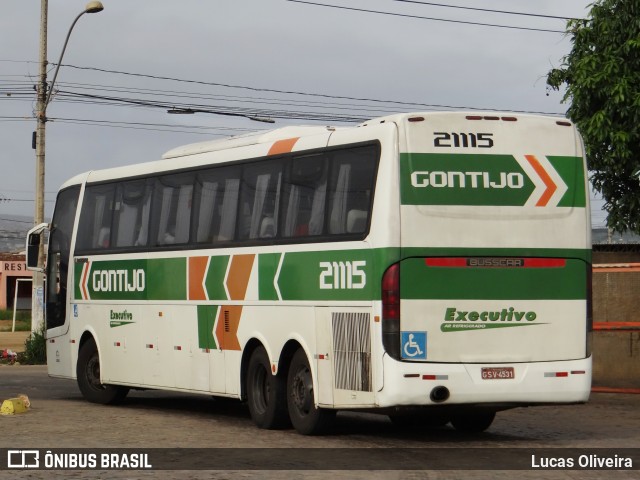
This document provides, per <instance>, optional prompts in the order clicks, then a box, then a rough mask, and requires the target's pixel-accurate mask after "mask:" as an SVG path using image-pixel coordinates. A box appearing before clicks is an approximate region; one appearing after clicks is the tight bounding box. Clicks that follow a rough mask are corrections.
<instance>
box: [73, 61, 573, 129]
mask: <svg viewBox="0 0 640 480" xmlns="http://www.w3.org/2000/svg"><path fill="white" fill-rule="evenodd" d="M62 66H64V67H67V68H73V69H78V70H90V71H96V72H101V73H111V74H116V75H126V76H133V77H139V78H150V79H154V80H168V81H174V82H181V83H189V84H198V85H206V86H217V87H224V88H237V89H243V90H250V91H255V92H269V93H279V94H286V95H300V96H308V97H316V98H328V99H333V100H336V99H337V100H352V101H357V102H371V103H374V104H387V105H386V106H390V105H399V106H407V107H412V108H416V107H418V108H435V109H442V108H444V109H452V110H475V111H491V112H498V111H507V110H508V111H511V112H514V113H531V114H542V115H563V114H562V113H558V112H540V111H530V110H513V109H504V108H502V109H500V108H484V107H469V106H461V105H444V104H427V103H419V102H407V101H400V100H389V99H378V98H364V97H351V96H346V95H329V94H324V93H310V92H301V91H295V90H278V89H273V88H261V87H250V86H246V85H233V84H226V83H218V82H205V81H202V80H189V79H184V78H177V77H167V76H161V75H150V74H144V73H133V72H125V71H121V70H110V69H104V68H97V67H81V66H77V65H69V64H62ZM369 118H370V117H368V118H366V120H369Z"/></svg>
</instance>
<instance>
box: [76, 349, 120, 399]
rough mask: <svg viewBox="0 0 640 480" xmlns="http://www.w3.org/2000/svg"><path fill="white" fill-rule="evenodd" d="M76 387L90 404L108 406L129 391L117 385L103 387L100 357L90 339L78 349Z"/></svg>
mask: <svg viewBox="0 0 640 480" xmlns="http://www.w3.org/2000/svg"><path fill="white" fill-rule="evenodd" d="M76 377H77V380H78V387H79V388H80V392H82V395H83V396H84V398H86V399H87V400H88V401H90V402H92V403H100V404H102V405H110V404H114V403H119V402H121V401H122V400H124V398H125V397H126V396H127V393H129V389H128V388H127V387H121V386H118V385H104V384H103V383H101V382H100V356H99V355H98V347H97V346H96V341H95V340H94V339H93V338H90V339H89V340H87V341H86V342H85V343H83V344H82V346H81V347H80V351H79V352H78V363H77V364H76Z"/></svg>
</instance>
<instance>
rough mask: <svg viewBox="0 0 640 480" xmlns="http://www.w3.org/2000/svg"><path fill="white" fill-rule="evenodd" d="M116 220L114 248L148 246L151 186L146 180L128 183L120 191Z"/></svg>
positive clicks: (116, 207)
mask: <svg viewBox="0 0 640 480" xmlns="http://www.w3.org/2000/svg"><path fill="white" fill-rule="evenodd" d="M118 190H119V191H118V195H117V201H116V206H115V210H116V211H117V212H118V213H117V217H116V218H115V219H114V225H115V229H116V231H115V238H116V240H115V245H114V247H134V246H142V245H146V244H147V240H148V232H149V213H150V203H151V192H152V188H151V185H149V184H147V182H146V181H144V180H137V181H131V182H126V183H124V184H122V185H121V186H120V188H119V189H118Z"/></svg>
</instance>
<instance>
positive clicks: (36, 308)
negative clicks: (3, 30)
mask: <svg viewBox="0 0 640 480" xmlns="http://www.w3.org/2000/svg"><path fill="white" fill-rule="evenodd" d="M40 1H41V4H40V5H41V8H40V11H41V13H40V78H39V81H38V99H37V103H36V121H37V126H36V132H35V137H36V138H35V149H36V210H35V214H34V216H33V221H34V226H35V225H40V224H41V223H43V222H44V165H45V158H44V157H45V139H46V134H45V129H46V125H47V105H49V102H50V101H51V93H52V92H53V87H54V85H55V83H56V78H57V77H58V71H59V70H60V65H62V57H63V56H64V52H65V50H66V49H67V43H69V37H71V32H72V31H73V27H75V25H76V22H77V21H78V20H79V19H80V17H81V16H82V15H84V14H85V13H97V12H101V11H102V10H103V9H104V7H103V6H102V3H100V2H98V1H92V2H89V3H87V6H86V7H85V9H84V10H83V11H82V12H80V13H79V14H78V16H77V17H76V18H75V20H74V21H73V23H72V24H71V27H70V28H69V31H68V32H67V38H66V39H65V41H64V46H63V47H62V52H61V53H60V59H59V60H58V64H57V65H56V71H55V73H54V74H53V81H52V82H51V86H48V85H47V65H48V62H47V17H48V10H49V4H48V0H40ZM38 267H39V268H38V270H36V271H34V272H33V291H32V296H31V331H32V332H37V331H40V329H42V328H43V326H44V298H45V297H44V273H43V270H44V236H43V235H41V236H40V248H39V249H38ZM52 281H55V279H54V280H52Z"/></svg>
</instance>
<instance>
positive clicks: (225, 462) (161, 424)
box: [0, 366, 640, 479]
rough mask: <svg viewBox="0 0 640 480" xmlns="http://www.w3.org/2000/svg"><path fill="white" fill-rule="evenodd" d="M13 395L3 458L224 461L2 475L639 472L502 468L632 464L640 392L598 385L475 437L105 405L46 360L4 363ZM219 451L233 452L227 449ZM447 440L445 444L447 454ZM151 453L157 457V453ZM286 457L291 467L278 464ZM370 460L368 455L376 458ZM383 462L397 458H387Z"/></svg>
mask: <svg viewBox="0 0 640 480" xmlns="http://www.w3.org/2000/svg"><path fill="white" fill-rule="evenodd" d="M18 394H26V395H27V396H28V397H29V399H30V400H31V403H32V406H31V409H30V410H29V412H27V413H25V414H22V415H13V416H0V455H5V454H6V453H5V450H2V449H34V448H35V449H71V450H69V451H78V449H96V451H101V450H105V449H123V448H129V449H134V450H135V451H141V449H154V448H162V449H166V450H162V451H160V454H163V453H162V452H164V454H166V455H167V456H170V455H171V454H172V452H175V451H177V449H180V448H189V449H196V448H198V449H211V450H202V451H194V452H195V453H193V452H192V454H198V455H200V454H202V455H205V456H206V455H210V456H211V458H207V459H205V460H206V461H205V460H203V462H204V463H203V465H205V466H206V465H210V463H211V462H212V461H215V458H217V459H218V460H219V461H220V466H216V467H214V470H211V471H204V470H190V471H182V470H181V471H176V470H151V471H144V470H130V471H113V470H112V471H104V470H102V471H89V470H84V471H77V470H58V471H42V470H33V471H27V470H23V471H13V470H12V471H9V470H4V471H3V470H0V479H4V478H11V479H16V478H52V477H55V478H79V479H84V478H127V479H134V478H145V479H146V478H178V477H179V478H185V479H190V478H193V479H200V478H224V479H227V478H282V477H287V478H305V479H307V478H328V477H335V476H339V477H341V478H367V479H378V478H394V479H414V478H416V479H417V478H429V479H453V478H456V479H457V478H480V479H483V478H486V479H489V478H491V479H493V478H498V479H499V478H505V479H506V478H509V479H511V478H514V477H517V478H519V479H520V478H554V479H555V478H562V479H578V478H579V479H590V478H594V479H595V478H615V479H618V478H619V479H626V478H629V479H640V470H638V467H640V465H636V464H634V469H626V468H623V469H619V470H611V469H607V470H590V469H587V470H574V469H557V470H540V469H538V468H533V467H532V468H531V469H524V470H519V471H518V472H513V471H508V470H504V468H505V465H510V464H509V463H508V462H507V463H505V462H504V458H506V457H507V456H509V457H510V458H513V455H514V452H515V453H520V452H523V453H524V454H525V455H526V456H527V458H529V457H530V454H531V453H533V454H538V455H539V457H538V461H539V460H540V459H541V458H542V459H544V458H546V457H545V455H548V452H549V450H547V449H550V448H557V449H566V450H554V451H553V452H559V453H558V455H564V456H565V457H568V456H571V455H579V454H585V455H588V454H592V453H593V452H596V454H597V455H600V456H607V455H609V456H612V455H616V454H617V455H619V456H620V457H623V456H625V455H627V454H629V452H631V451H630V450H625V449H629V448H634V449H638V450H635V451H633V452H632V453H634V454H635V457H634V461H635V460H636V459H637V461H636V463H640V457H639V456H638V453H640V395H624V394H604V393H597V394H592V397H591V400H590V402H589V403H588V404H585V405H573V406H548V407H536V408H521V409H514V410H509V411H506V412H501V413H499V414H498V416H497V418H496V420H495V422H494V423H493V425H492V426H491V427H490V428H489V430H488V431H487V432H485V433H483V434H474V435H471V434H462V433H460V432H457V431H455V430H454V429H452V428H451V427H450V426H446V427H441V428H437V429H431V430H424V429H399V428H398V427H396V426H394V425H393V424H391V422H390V421H389V420H388V419H387V417H386V416H382V415H373V414H364V413H352V412H341V413H340V414H339V415H338V422H337V425H336V427H335V429H334V430H332V431H331V433H330V434H328V435H325V436H320V437H305V436H301V435H299V434H297V433H296V432H295V431H294V430H279V431H277V430H276V431H270V430H259V429H257V428H256V427H255V426H254V425H253V423H252V421H251V419H250V417H249V412H248V409H247V408H246V406H245V405H243V404H241V403H239V402H236V401H232V400H224V399H222V400H216V399H213V398H211V397H209V396H196V395H186V394H182V393H175V392H158V391H151V390H147V391H132V392H131V393H130V394H129V396H128V397H127V399H126V400H125V402H124V403H123V404H122V405H118V406H101V405H95V404H91V403H88V402H86V401H85V400H84V399H83V398H82V396H81V395H80V393H79V391H78V389H77V386H76V384H75V382H74V381H71V380H60V379H52V378H49V377H48V376H47V374H46V368H45V367H40V366H35V367H34V366H0V400H2V399H6V398H10V397H14V396H16V395H18ZM222 448H225V449H229V450H226V451H224V450H220V449H222ZM249 448H253V449H264V448H277V450H273V451H269V452H275V453H274V454H272V455H271V459H273V460H274V461H275V463H273V464H270V463H269V462H270V460H269V458H267V459H265V457H264V451H263V450H255V452H256V453H255V455H254V459H255V461H254V463H252V462H251V461H249V462H247V455H248V453H247V452H249V453H250V452H253V451H249V450H244V449H249ZM445 448H446V449H448V450H443V449H445ZM74 449H75V450H74ZM304 449H311V450H304ZM315 449H325V450H315ZM348 449H356V450H348ZM360 449H370V450H366V451H365V452H366V453H367V455H369V452H371V453H370V456H369V457H363V453H362V451H361V450H360ZM471 449H475V450H471ZM514 449H518V450H514ZM592 449H598V450H592ZM600 449H607V450H600ZM82 451H84V450H82ZM308 452H311V453H310V454H309V455H311V456H314V455H315V460H314V461H315V462H316V466H319V467H318V468H319V470H306V469H305V468H309V467H308V466H307V467H299V466H297V465H299V464H298V463H296V462H297V460H296V459H297V458H298V459H299V458H301V456H302V455H307V454H308ZM318 452H320V453H318ZM344 452H347V453H351V452H354V453H353V455H354V456H353V462H354V463H353V464H351V465H348V466H345V463H344V462H345V457H344ZM443 452H444V455H443ZM450 452H454V453H453V454H450ZM154 454H155V455H156V456H155V458H156V459H157V458H158V456H157V455H158V451H155V452H154ZM164 454H163V455H164ZM285 454H286V455H287V459H288V461H289V463H286V462H284V463H278V461H282V460H283V458H284V455H285ZM385 455H388V457H386V456H385ZM416 455H419V456H420V458H433V459H434V460H436V459H438V458H439V459H444V460H443V462H444V463H441V462H440V463H439V462H437V461H435V463H433V465H434V468H439V467H438V466H442V465H448V466H445V467H442V468H445V469H443V470H438V469H436V470H431V469H429V468H430V467H424V463H419V464H418V465H419V466H420V468H414V467H413V466H412V465H414V464H413V463H412V462H413V461H414V460H415V459H416ZM429 455H431V457H429ZM365 458H369V459H370V464H369V463H367V461H365ZM403 458H404V459H406V463H403V460H402V459H403ZM452 458H458V459H459V465H460V469H459V470H452V469H451V468H452V467H451V465H450V464H451V461H452ZM212 459H213V460H212ZM465 459H466V460H473V461H472V462H471V465H473V468H474V470H463V469H464V468H467V467H466V466H465V465H467V464H466V463H465ZM3 460H4V459H2V458H0V465H5V463H3ZM236 460H237V462H238V463H237V466H235V465H236V464H235V463H234V462H235V461H236ZM347 460H348V459H347ZM386 461H389V462H390V463H388V464H384V462H386ZM207 462H208V463H207ZM380 462H383V463H380ZM447 462H448V463H447ZM193 465H194V467H193V468H202V467H198V466H197V462H195V463H194V464H193ZM282 465H284V466H282ZM335 465H337V466H341V467H342V468H341V470H340V471H339V472H335V471H328V470H327V468H334V466H335ZM456 465H457V464H456ZM181 468H182V467H181ZM207 468H210V467H207ZM218 468H222V470H219V469H218ZM274 468H278V470H274ZM300 468H302V469H300ZM353 468H357V469H358V470H353ZM425 468H426V469H425ZM456 468H457V467H456ZM495 468H498V470H494V469H495ZM390 469H392V470H390ZM364 470H369V471H364Z"/></svg>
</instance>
